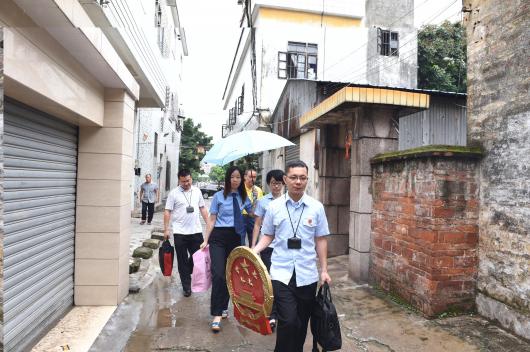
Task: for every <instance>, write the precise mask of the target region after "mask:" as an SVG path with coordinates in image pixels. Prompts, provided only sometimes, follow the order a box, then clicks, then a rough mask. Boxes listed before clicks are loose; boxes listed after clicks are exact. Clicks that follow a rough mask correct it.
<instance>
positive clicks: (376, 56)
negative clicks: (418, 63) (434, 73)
mask: <svg viewBox="0 0 530 352" xmlns="http://www.w3.org/2000/svg"><path fill="white" fill-rule="evenodd" d="M457 1H459V0H454V1H453V2H452V3H451V4H449V5H448V6H447V7H446V8H444V9H443V10H442V11H441V12H439V13H437V14H435V15H434V16H432V17H430V18H428V19H427V20H425V21H424V22H422V25H425V24H426V23H428V22H430V21H432V20H434V19H436V18H438V17H439V16H440V15H442V14H443V13H444V12H445V11H447V10H448V9H449V8H450V7H451V6H453V5H454V4H455V3H456V2H457ZM461 12H462V10H459V11H457V12H456V13H455V14H452V15H450V16H447V18H451V17H453V16H454V15H456V14H458V13H461ZM416 40H417V36H411V38H410V39H409V40H407V41H405V42H402V43H400V45H399V46H398V52H399V53H400V58H401V57H402V54H405V53H407V52H406V51H405V52H403V51H402V50H399V49H403V48H404V47H405V46H406V45H407V44H409V43H411V42H413V41H416ZM409 51H414V52H416V53H417V47H416V48H412V49H411V50H409ZM409 57H410V56H409ZM387 58H388V57H387V56H384V55H379V53H377V54H374V55H372V56H370V57H368V58H367V60H366V67H360V68H357V69H355V70H353V71H350V72H348V71H342V72H339V74H338V75H337V76H338V77H345V79H344V81H349V82H352V81H355V80H356V79H357V78H358V77H359V76H364V77H365V76H366V75H367V74H368V72H373V70H368V68H367V66H368V63H369V62H370V60H371V59H376V61H375V62H372V63H371V64H372V67H375V68H377V65H379V64H380V63H381V62H382V61H383V60H386V59H387ZM399 61H401V60H399ZM363 70H366V71H365V72H363V73H362V74H361V75H356V76H354V79H349V78H348V77H350V76H351V75H352V74H355V73H357V72H361V71H363ZM360 78H363V77H360ZM342 83H344V82H342ZM337 85H341V84H339V83H330V84H328V86H327V87H328V88H333V87H334V86H337Z"/></svg>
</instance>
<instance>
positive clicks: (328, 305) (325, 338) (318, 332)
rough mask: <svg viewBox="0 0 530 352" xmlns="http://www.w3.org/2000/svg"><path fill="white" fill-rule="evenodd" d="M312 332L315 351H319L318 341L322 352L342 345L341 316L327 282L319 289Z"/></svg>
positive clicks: (334, 349) (312, 317) (312, 315)
mask: <svg viewBox="0 0 530 352" xmlns="http://www.w3.org/2000/svg"><path fill="white" fill-rule="evenodd" d="M311 333H312V334H313V352H319V349H318V346H317V343H318V344H319V345H320V346H321V347H322V352H325V351H336V350H339V349H340V348H341V347H342V337H341V334H340V324H339V318H338V317H337V311H336V310H335V305H334V304H333V302H332V300H331V290H330V289H329V285H328V283H327V282H325V283H324V284H323V285H322V286H320V288H319V289H318V294H317V296H316V299H315V306H314V308H313V311H312V313H311Z"/></svg>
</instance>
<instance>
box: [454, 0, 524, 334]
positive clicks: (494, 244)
mask: <svg viewBox="0 0 530 352" xmlns="http://www.w3.org/2000/svg"><path fill="white" fill-rule="evenodd" d="M463 4H464V7H465V8H466V9H467V11H469V12H466V13H467V14H466V19H465V22H466V25H467V42H468V47H467V50H468V106H467V107H468V141H469V143H470V144H472V145H479V146H481V147H482V148H483V149H484V151H485V156H484V159H483V160H482V163H481V171H480V184H481V192H480V193H481V197H480V217H479V231H480V243H479V253H480V254H479V271H478V285H477V289H478V298H477V308H478V311H479V312H480V313H481V314H482V315H484V316H486V317H488V318H490V319H492V320H496V321H498V322H499V323H500V324H501V325H502V326H504V327H505V328H507V329H510V330H512V331H514V332H515V333H517V334H519V335H521V336H523V337H525V338H527V339H530V277H529V276H528V272H530V237H529V236H528V234H529V233H530V193H529V190H530V176H529V171H528V164H529V162H530V100H529V99H528V77H529V65H528V62H530V52H529V51H528V50H525V49H524V48H527V47H528V43H529V42H530V32H529V31H528V28H529V27H530V1H528V0H520V1H514V2H513V3H511V4H510V6H504V3H501V2H498V1H492V0H466V1H463Z"/></svg>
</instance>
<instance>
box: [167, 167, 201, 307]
mask: <svg viewBox="0 0 530 352" xmlns="http://www.w3.org/2000/svg"><path fill="white" fill-rule="evenodd" d="M178 180H179V186H178V187H177V188H175V189H173V190H172V191H171V192H169V195H168V196H167V201H166V209H165V211H164V239H166V240H167V239H169V223H170V220H173V221H172V222H171V228H172V230H173V238H174V240H175V252H176V254H177V265H178V271H179V275H180V282H181V283H182V290H183V291H184V296H185V297H189V296H190V295H191V273H192V271H193V253H195V251H197V250H198V249H199V247H200V245H201V243H202V242H203V237H202V225H201V221H200V218H199V213H200V215H201V216H202V218H203V219H204V222H206V221H207V220H208V211H207V210H206V207H205V206H204V199H203V197H202V192H201V190H200V189H199V188H197V187H195V186H192V179H191V172H190V170H187V169H182V170H180V171H179V172H178Z"/></svg>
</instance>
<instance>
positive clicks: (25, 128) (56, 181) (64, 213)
mask: <svg viewBox="0 0 530 352" xmlns="http://www.w3.org/2000/svg"><path fill="white" fill-rule="evenodd" d="M4 121H5V127H4V157H5V164H4V170H5V178H4V228H5V237H4V346H5V348H6V351H21V350H24V349H26V348H28V345H29V344H32V343H34V342H35V341H34V340H35V338H36V337H37V336H39V335H40V334H42V333H43V332H45V331H46V330H47V329H49V327H50V324H52V323H54V322H55V321H56V320H57V318H59V317H61V316H62V315H63V314H65V313H66V311H68V310H69V308H70V307H71V306H72V304H73V286H74V227H75V198H76V195H75V191H76V175H77V172H76V171H77V127H75V126H72V125H69V124H67V123H65V122H63V121H60V120H58V119H55V118H53V117H51V116H48V115H46V114H44V113H41V112H38V111H35V110H32V109H29V108H26V107H24V106H22V105H20V104H18V103H15V102H13V101H7V102H6V105H5V119H4Z"/></svg>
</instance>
